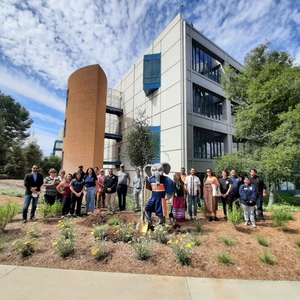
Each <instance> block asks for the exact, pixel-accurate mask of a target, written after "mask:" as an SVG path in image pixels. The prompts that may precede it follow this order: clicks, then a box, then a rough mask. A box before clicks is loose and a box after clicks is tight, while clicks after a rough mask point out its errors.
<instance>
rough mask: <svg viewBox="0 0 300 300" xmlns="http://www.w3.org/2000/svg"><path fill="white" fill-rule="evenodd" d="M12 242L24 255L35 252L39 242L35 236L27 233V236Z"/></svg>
mask: <svg viewBox="0 0 300 300" xmlns="http://www.w3.org/2000/svg"><path fill="white" fill-rule="evenodd" d="M12 244H13V245H14V246H15V248H16V250H17V251H18V253H19V254H20V255H21V256H22V257H26V256H29V255H31V254H32V253H33V252H34V247H35V246H36V244H37V242H36V239H35V238H32V237H30V236H28V235H26V237H25V238H23V239H17V240H15V241H14V242H13V243H12Z"/></svg>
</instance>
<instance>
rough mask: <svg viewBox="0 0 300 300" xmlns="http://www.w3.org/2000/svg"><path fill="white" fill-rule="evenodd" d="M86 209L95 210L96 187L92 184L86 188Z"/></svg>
mask: <svg viewBox="0 0 300 300" xmlns="http://www.w3.org/2000/svg"><path fill="white" fill-rule="evenodd" d="M85 201H86V205H85V210H86V211H87V212H88V211H94V209H95V187H94V186H90V187H88V188H86V194H85Z"/></svg>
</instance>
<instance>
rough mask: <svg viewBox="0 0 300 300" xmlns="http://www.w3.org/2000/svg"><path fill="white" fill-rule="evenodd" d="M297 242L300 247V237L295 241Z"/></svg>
mask: <svg viewBox="0 0 300 300" xmlns="http://www.w3.org/2000/svg"><path fill="white" fill-rule="evenodd" d="M295 244H296V245H297V246H298V247H300V239H298V240H296V241H295Z"/></svg>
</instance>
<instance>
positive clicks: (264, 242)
mask: <svg viewBox="0 0 300 300" xmlns="http://www.w3.org/2000/svg"><path fill="white" fill-rule="evenodd" d="M257 242H258V243H259V244H260V245H261V246H264V247H269V242H268V240H267V239H266V238H265V237H263V236H258V237H257Z"/></svg>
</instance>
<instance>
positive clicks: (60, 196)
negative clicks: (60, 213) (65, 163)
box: [56, 170, 66, 203]
mask: <svg viewBox="0 0 300 300" xmlns="http://www.w3.org/2000/svg"><path fill="white" fill-rule="evenodd" d="M65 177H66V171H65V170H60V171H59V172H58V177H57V179H58V180H59V183H61V182H63V181H64V180H65ZM62 192H63V190H62V188H61V190H60V191H58V193H57V196H56V199H57V200H59V201H60V203H62V199H63V193H62Z"/></svg>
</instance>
